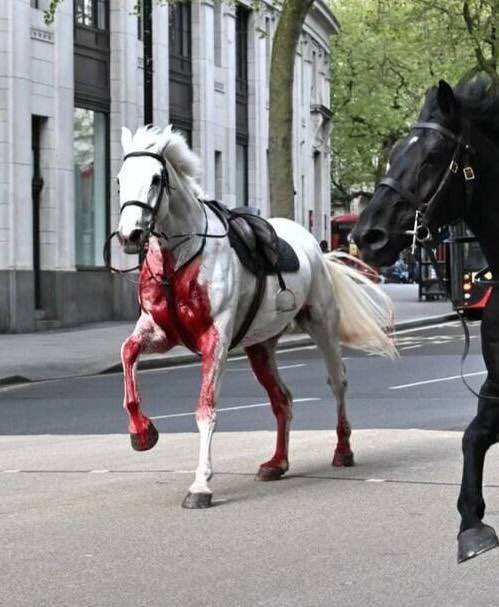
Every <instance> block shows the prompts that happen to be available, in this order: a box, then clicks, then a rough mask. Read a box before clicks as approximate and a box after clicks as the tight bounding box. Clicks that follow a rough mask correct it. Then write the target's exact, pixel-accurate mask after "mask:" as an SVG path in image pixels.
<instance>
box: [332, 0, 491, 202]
mask: <svg viewBox="0 0 499 607" xmlns="http://www.w3.org/2000/svg"><path fill="white" fill-rule="evenodd" d="M498 4H499V0H418V2H414V1H413V0H332V2H331V5H332V9H333V12H334V13H335V15H336V17H337V18H338V19H339V21H340V23H341V27H342V32H341V33H340V35H339V36H336V37H335V38H334V39H333V42H332V74H331V76H332V93H333V102H332V104H333V108H332V109H333V115H334V118H333V120H334V134H333V181H334V183H335V184H337V186H339V189H340V190H341V191H343V192H346V193H348V192H351V191H352V190H355V189H359V188H364V189H368V190H369V189H370V190H372V189H373V188H374V185H375V184H376V182H377V180H378V179H379V178H380V177H381V175H382V174H383V173H384V172H385V167H386V161H387V159H388V155H389V152H390V150H391V148H392V146H393V144H394V143H395V142H396V141H397V140H398V139H399V138H400V137H401V136H403V135H404V134H406V133H407V130H408V127H409V126H410V125H411V124H412V123H414V121H415V120H416V118H417V114H418V111H419V109H420V107H421V104H422V100H423V95H424V93H425V91H426V90H427V89H428V88H429V87H430V86H431V85H433V84H435V83H436V82H437V81H438V80H439V79H441V78H443V79H445V80H448V81H449V82H450V83H451V84H455V83H457V81H458V80H459V79H460V78H461V77H462V76H463V75H464V74H465V73H469V72H473V71H476V70H478V69H482V70H483V69H485V67H486V68H487V70H490V71H492V72H493V73H494V74H496V64H495V57H496V49H497V41H496V39H495V23H496V15H497V11H498V8H497V5H498ZM496 75H497V74H496Z"/></svg>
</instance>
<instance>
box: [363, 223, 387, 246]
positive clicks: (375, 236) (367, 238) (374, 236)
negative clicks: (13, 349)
mask: <svg viewBox="0 0 499 607" xmlns="http://www.w3.org/2000/svg"><path fill="white" fill-rule="evenodd" d="M362 241H363V243H364V244H365V245H367V246H369V247H371V248H372V249H381V248H383V247H384V246H385V245H386V243H387V242H388V234H387V232H386V230H384V229H383V228H371V229H370V230H367V232H365V233H364V234H363V235H362Z"/></svg>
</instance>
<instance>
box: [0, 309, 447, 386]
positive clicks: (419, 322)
mask: <svg viewBox="0 0 499 607" xmlns="http://www.w3.org/2000/svg"><path fill="white" fill-rule="evenodd" d="M457 318H458V316H457V314H456V313H455V312H450V313H448V314H440V315H438V316H424V317H422V318H414V319H412V320H405V321H401V322H399V323H397V324H396V325H395V330H394V331H393V332H392V333H391V335H394V334H395V333H396V332H397V331H404V330H406V329H416V328H419V327H428V326H431V325H436V324H439V323H442V322H448V321H450V320H456V319H457ZM313 345H314V342H313V341H312V339H311V338H310V337H309V336H308V335H306V336H303V335H300V336H297V337H288V339H286V341H283V342H280V343H279V344H278V345H277V350H278V351H283V350H290V349H291V348H300V347H304V346H313ZM241 355H244V349H243V348H236V349H235V350H234V351H233V352H231V353H230V354H229V356H228V359H229V360H230V359H231V358H235V357H237V356H241ZM195 362H200V358H199V356H197V355H196V354H179V355H178V356H165V357H163V358H153V359H151V360H142V361H139V364H138V366H137V368H138V370H139V371H141V370H146V369H147V370H149V369H166V368H168V367H176V366H177V365H187V364H190V363H195ZM121 371H122V366H121V363H117V364H114V365H111V366H110V367H108V368H106V369H103V370H102V371H100V372H99V373H98V374H97V375H106V374H108V373H120V372H121ZM0 382H1V380H0Z"/></svg>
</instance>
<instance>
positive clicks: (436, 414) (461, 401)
mask: <svg viewBox="0 0 499 607" xmlns="http://www.w3.org/2000/svg"><path fill="white" fill-rule="evenodd" d="M471 336H472V340H471V343H472V349H471V355H470V357H469V359H468V362H467V364H466V373H481V372H483V368H484V367H483V362H482V359H481V356H480V354H479V352H480V344H479V341H480V340H479V327H478V323H476V322H475V323H472V326H471ZM397 343H398V344H399V350H400V354H401V357H400V359H398V360H396V361H390V360H386V359H382V358H379V357H372V356H365V355H364V354H359V353H356V352H352V351H347V352H345V361H346V365H347V373H348V381H349V390H348V412H349V416H350V418H351V420H350V421H351V423H352V425H353V427H354V428H424V429H428V430H462V429H463V428H464V427H465V426H466V424H467V423H469V420H470V417H471V415H472V414H473V412H474V409H475V406H476V405H475V402H474V398H473V397H472V396H471V395H469V394H468V393H467V392H466V391H465V390H464V389H463V386H462V384H461V381H460V380H459V379H458V378H455V379H453V380H445V378H448V377H454V376H456V375H459V356H460V354H461V351H462V347H463V345H462V344H463V336H462V331H461V328H460V325H459V323H457V322H453V323H448V324H445V325H441V326H437V327H432V328H425V329H418V330H414V329H413V330H409V331H406V332H402V333H400V334H399V335H398V338H397ZM278 361H279V368H280V372H281V375H282V377H283V379H284V381H285V382H286V384H287V385H288V386H289V388H290V390H291V392H292V393H293V396H294V399H295V407H294V419H293V424H292V427H293V429H294V430H327V429H328V428H333V427H335V425H336V410H335V405H334V400H333V397H332V394H331V391H330V388H329V386H328V385H327V384H326V373H325V367H324V363H323V361H322V358H321V354H320V352H319V351H318V350H317V348H315V347H308V348H299V349H296V350H290V351H282V352H279V354H278ZM483 378H484V376H483V375H481V374H479V375H476V376H475V375H473V376H472V377H470V378H469V382H470V383H471V384H472V385H474V386H475V387H476V388H478V387H479V385H480V382H481V381H483ZM435 379H437V380H438V379H442V381H436V382H434V383H428V384H424V383H422V384H418V382H425V381H428V380H429V381H430V382H431V381H432V380H435ZM412 383H416V385H415V386H407V387H404V386H405V385H406V384H412ZM199 384H200V368H199V365H198V364H194V365H188V366H182V367H178V368H169V369H163V370H159V371H157V370H154V371H142V372H140V373H139V388H140V391H141V394H142V403H143V409H144V411H145V412H146V414H147V415H149V416H151V417H152V418H154V419H155V424H156V425H157V427H158V430H159V431H160V432H161V433H164V432H195V431H196V425H195V423H194V417H193V415H192V412H193V410H194V407H195V404H196V399H197V394H198V391H199ZM121 402H122V376H121V374H114V375H104V376H96V377H84V378H79V379H71V380H63V381H47V382H41V383H36V384H31V385H27V386H25V387H17V388H7V389H4V390H3V391H1V390H0V407H1V410H3V411H8V414H2V415H0V434H3V435H10V434H14V435H23V434H26V435H39V434H55V435H58V434H62V435H63V434H115V433H120V432H123V433H126V431H127V418H126V415H125V414H124V411H123V410H122V408H121ZM218 411H219V415H218V425H217V432H234V431H241V432H244V431H254V430H274V428H275V423H274V418H273V416H272V413H271V410H270V407H269V406H268V405H267V397H266V394H265V392H264V391H263V389H262V388H261V387H260V386H259V384H258V383H257V382H256V380H255V379H254V377H253V375H252V373H251V371H250V370H249V366H248V363H247V360H246V358H245V357H243V358H241V359H240V360H232V361H230V362H229V364H228V365H227V368H226V372H225V375H224V380H223V385H222V391H221V397H220V401H219V405H218Z"/></svg>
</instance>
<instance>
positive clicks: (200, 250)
mask: <svg viewBox="0 0 499 607" xmlns="http://www.w3.org/2000/svg"><path fill="white" fill-rule="evenodd" d="M122 144H123V148H124V152H125V161H124V163H123V166H122V168H121V170H120V173H119V176H118V178H119V183H120V192H121V194H120V195H121V214H120V222H119V226H118V236H119V239H120V241H121V243H122V245H123V248H124V250H125V251H126V252H129V253H133V252H135V253H137V252H139V251H140V250H146V251H147V252H146V254H145V260H144V263H143V264H142V268H141V270H140V275H139V286H138V299H139V303H140V307H141V315H140V318H139V320H138V322H137V325H136V327H135V330H134V332H133V334H132V335H131V336H130V337H129V338H128V339H127V340H126V341H125V343H124V344H123V347H122V360H123V370H124V407H125V409H126V411H127V413H128V415H129V420H130V423H129V429H130V434H131V438H132V445H133V447H134V448H135V449H138V450H145V449H150V448H151V447H153V446H154V444H155V443H156V441H157V438H158V434H157V431H156V429H155V428H154V426H153V424H152V422H151V421H150V420H149V419H148V418H147V417H146V416H145V415H143V414H142V412H141V407H140V396H139V392H138V388H137V379H136V364H137V359H138V357H139V355H140V354H141V353H143V352H163V351H166V350H168V349H170V348H172V347H174V346H176V345H180V344H185V345H188V346H189V347H191V348H192V349H196V350H197V351H199V352H200V354H201V357H202V381H201V390H200V393H199V398H198V403H197V407H196V423H197V426H198V429H199V432H200V438H201V440H200V449H199V462H198V467H197V469H196V474H195V480H194V483H193V484H192V485H191V487H190V489H189V492H188V494H187V497H186V498H185V500H184V502H183V506H185V507H188V508H202V507H206V506H209V505H210V502H211V489H210V488H209V484H208V483H209V480H210V478H211V476H212V464H211V441H212V436H213V432H214V430H215V424H216V402H217V398H218V392H219V389H220V381H221V376H222V371H223V369H224V365H225V363H226V360H227V355H228V351H229V346H230V343H231V341H232V338H233V336H234V335H235V334H236V333H237V331H238V328H239V327H240V326H241V325H242V323H243V322H244V319H245V317H246V313H247V311H248V308H249V306H250V303H251V301H252V297H253V293H254V289H255V288H256V279H255V277H254V276H253V275H252V274H251V273H250V272H249V271H248V270H247V269H246V268H245V267H244V266H243V265H242V264H241V262H240V261H239V259H238V257H237V255H236V254H235V252H234V250H233V249H232V248H231V246H230V243H229V240H228V238H227V237H226V233H225V226H224V225H223V224H222V222H221V221H220V219H219V218H218V217H217V215H216V214H215V213H214V212H213V211H212V210H210V208H209V207H205V206H204V205H203V203H202V202H201V201H200V198H202V191H201V188H200V186H199V184H198V183H197V181H196V179H197V177H198V175H199V170H200V163H199V159H198V158H197V156H195V154H194V153H193V152H192V151H191V150H190V149H189V148H188V146H187V144H186V142H185V140H184V139H183V137H182V136H181V135H180V134H179V133H176V132H174V131H172V129H171V127H167V128H166V129H159V128H158V127H143V128H140V129H138V131H137V132H136V134H135V136H133V137H132V134H131V133H130V131H128V130H127V129H124V130H123V136H122ZM130 154H131V155H130ZM165 172H166V173H167V174H165ZM165 184H166V185H165ZM270 222H271V223H272V225H273V226H274V228H275V230H276V232H277V234H278V235H279V236H280V237H281V238H283V239H284V240H286V241H287V242H288V243H289V244H290V245H291V246H292V247H293V249H294V250H295V252H296V254H297V256H298V259H299V263H300V269H299V271H298V272H296V273H285V274H284V278H285V282H286V286H287V288H288V289H289V290H290V291H291V292H292V294H293V296H294V300H295V308H294V309H293V310H286V311H283V310H281V309H278V306H276V298H277V295H278V293H279V291H280V286H279V283H278V280H277V277H276V276H273V275H271V276H267V278H266V284H265V292H264V295H263V298H262V301H261V305H260V307H259V309H258V312H257V314H256V316H255V318H254V319H253V321H252V323H251V325H250V327H249V329H248V331H247V333H246V335H245V336H244V338H243V340H242V342H241V345H242V346H243V347H244V348H245V350H246V353H247V355H248V358H249V360H250V363H251V367H252V369H253V372H254V374H255V376H256V378H257V380H258V381H259V382H260V383H261V385H262V386H263V387H264V388H265V390H266V391H267V393H268V395H269V400H270V403H271V407H272V411H273V413H274V415H275V417H276V420H277V440H276V448H275V452H274V454H273V456H272V457H271V458H270V459H269V460H268V461H266V462H265V463H262V464H261V465H260V467H259V471H258V478H259V479H261V480H274V479H278V478H280V477H281V476H282V475H283V474H284V473H285V472H286V471H287V470H288V468H289V460H288V445H289V429H290V422H291V419H292V396H291V393H290V392H289V390H288V389H287V388H286V386H285V385H284V383H283V381H282V379H281V378H280V376H279V373H278V370H277V365H276V361H275V348H276V345H277V342H278V339H279V336H280V335H281V334H282V332H283V331H284V330H285V328H286V327H287V325H288V324H289V323H290V322H291V321H292V320H295V321H296V322H298V324H299V325H300V326H301V327H302V329H303V330H304V331H307V332H308V333H309V334H310V335H311V337H312V339H313V340H314V341H315V342H316V344H317V345H318V346H319V348H320V349H321V351H322V353H323V355H324V360H325V363H326V367H327V373H328V381H329V383H330V385H331V387H332V390H333V393H334V396H335V398H336V404H337V414H338V425H337V437H338V443H337V447H336V449H335V453H334V457H333V465H337V466H349V465H353V453H352V450H351V447H350V432H351V430H350V424H349V422H348V419H347V414H346V402H345V391H346V378H345V368H344V365H343V361H342V358H341V344H340V341H342V342H343V343H345V344H347V345H349V346H352V347H355V348H359V349H362V350H365V351H368V352H376V353H378V354H382V355H387V356H394V355H395V354H396V350H395V347H394V345H393V342H392V340H391V339H390V338H389V337H388V336H387V335H386V331H385V330H386V329H387V328H389V326H390V325H391V321H392V308H391V303H390V301H389V299H388V298H387V297H386V295H385V294H384V293H383V292H382V291H381V290H380V289H379V287H377V286H376V285H374V284H372V283H371V282H370V281H369V280H368V279H367V278H365V277H364V276H363V275H362V274H361V273H359V272H357V271H355V270H353V269H351V268H348V267H347V266H346V265H345V264H344V263H342V262H341V261H339V260H336V259H335V258H334V256H329V257H325V256H324V255H323V254H322V252H321V250H320V248H319V245H318V243H317V241H316V240H315V238H314V237H313V236H312V235H311V234H310V233H309V232H308V231H307V230H305V229H304V228H303V227H302V226H300V225H299V224H297V223H295V222H293V221H290V220H287V219H271V220H270ZM153 228H154V230H153ZM203 234H208V235H209V236H210V237H209V238H206V237H204V236H203Z"/></svg>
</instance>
